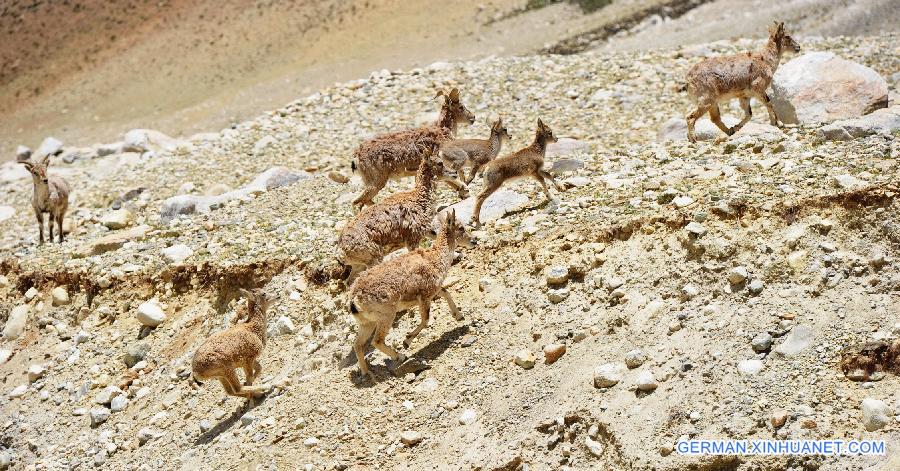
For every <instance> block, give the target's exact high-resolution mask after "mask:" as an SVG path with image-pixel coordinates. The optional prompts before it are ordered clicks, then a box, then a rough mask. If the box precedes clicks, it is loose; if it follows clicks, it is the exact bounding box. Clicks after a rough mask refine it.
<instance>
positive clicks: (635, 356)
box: [625, 348, 649, 369]
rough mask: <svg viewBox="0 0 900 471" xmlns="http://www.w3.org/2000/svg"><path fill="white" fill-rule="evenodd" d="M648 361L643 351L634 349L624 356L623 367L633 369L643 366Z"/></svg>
mask: <svg viewBox="0 0 900 471" xmlns="http://www.w3.org/2000/svg"><path fill="white" fill-rule="evenodd" d="M648 359H649V357H648V356H647V354H646V353H644V351H643V350H641V349H639V348H636V349H634V350H631V351H629V352H628V353H626V354H625V366H627V367H629V368H631V369H634V368H637V367H639V366H641V365H643V364H644V362H646V361H647V360H648Z"/></svg>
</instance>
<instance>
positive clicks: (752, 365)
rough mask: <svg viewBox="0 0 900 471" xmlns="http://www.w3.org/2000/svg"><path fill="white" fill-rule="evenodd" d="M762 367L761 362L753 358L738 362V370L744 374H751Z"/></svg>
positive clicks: (757, 371)
mask: <svg viewBox="0 0 900 471" xmlns="http://www.w3.org/2000/svg"><path fill="white" fill-rule="evenodd" d="M762 369H763V362H762V361H760V360H757V359H755V358H753V359H750V360H741V361H740V362H738V371H740V372H741V374H743V375H745V376H753V375H755V374H756V373H759V372H760V371H762Z"/></svg>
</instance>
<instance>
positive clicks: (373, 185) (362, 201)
mask: <svg viewBox="0 0 900 471" xmlns="http://www.w3.org/2000/svg"><path fill="white" fill-rule="evenodd" d="M385 185H387V179H386V178H384V179H380V180H378V181H375V182H365V188H363V192H362V194H361V195H359V196H358V197H357V198H356V199H355V200H353V205H354V206H359V210H360V211H362V209H363V208H364V207H365V206H366V205H367V204H372V203H373V200H374V199H375V195H377V194H378V192H379V191H381V189H382V188H384V186H385Z"/></svg>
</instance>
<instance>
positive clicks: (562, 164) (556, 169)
mask: <svg viewBox="0 0 900 471" xmlns="http://www.w3.org/2000/svg"><path fill="white" fill-rule="evenodd" d="M582 168H584V162H582V161H580V160H577V159H560V160H557V161H556V162H553V165H552V166H551V167H550V171H551V172H552V173H554V174H557V175H559V174H561V173H568V172H574V171H576V170H579V169H582Z"/></svg>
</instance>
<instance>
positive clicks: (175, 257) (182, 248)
mask: <svg viewBox="0 0 900 471" xmlns="http://www.w3.org/2000/svg"><path fill="white" fill-rule="evenodd" d="M160 252H161V253H162V255H163V258H165V259H166V260H168V261H169V262H170V263H181V262H183V261H185V260H186V259H188V258H189V257H190V256H191V255H194V251H193V250H191V248H190V247H188V246H187V245H185V244H176V245H173V246H171V247H166V248H164V249H162V250H161V251H160Z"/></svg>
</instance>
